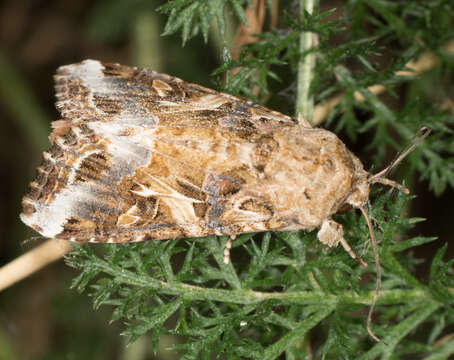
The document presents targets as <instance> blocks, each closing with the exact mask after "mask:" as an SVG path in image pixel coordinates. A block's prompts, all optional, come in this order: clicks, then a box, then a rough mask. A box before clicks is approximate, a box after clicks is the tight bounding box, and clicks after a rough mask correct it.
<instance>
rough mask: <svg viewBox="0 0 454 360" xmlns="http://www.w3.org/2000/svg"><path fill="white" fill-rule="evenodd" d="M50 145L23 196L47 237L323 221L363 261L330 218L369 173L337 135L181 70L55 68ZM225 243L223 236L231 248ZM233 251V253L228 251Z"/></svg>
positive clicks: (107, 238)
mask: <svg viewBox="0 0 454 360" xmlns="http://www.w3.org/2000/svg"><path fill="white" fill-rule="evenodd" d="M55 89H56V97H57V99H58V101H57V103H56V107H57V109H58V110H59V111H60V113H61V116H62V119H61V120H57V121H54V122H53V123H52V128H53V131H52V133H51V134H50V137H49V139H50V143H51V147H50V149H49V150H48V151H47V152H44V153H43V161H42V164H41V165H40V166H39V167H38V168H37V170H36V177H35V179H34V180H33V181H32V182H31V183H30V189H29V193H28V194H27V195H25V196H24V198H23V200H22V206H23V211H22V213H21V215H20V217H21V219H22V221H23V222H24V223H25V224H27V225H28V226H30V227H32V228H33V229H34V230H36V231H37V232H38V233H40V234H41V235H42V236H44V237H48V238H58V239H66V240H71V241H77V242H102V243H129V242H136V241H143V240H146V239H153V240H160V239H175V238H185V237H202V236H206V235H231V236H234V235H236V234H241V233H248V232H257V231H265V230H276V231H296V230H307V231H311V230H313V229H317V228H318V229H319V230H318V234H317V237H318V239H319V240H320V241H321V242H322V243H323V244H326V245H328V246H330V247H332V246H336V245H338V244H339V243H340V244H342V246H343V247H344V248H345V250H346V251H347V252H348V253H349V254H350V255H351V256H352V257H353V258H354V259H357V260H358V261H359V262H360V263H361V264H362V265H364V266H365V265H366V264H365V263H364V261H362V260H361V259H359V258H358V257H357V256H356V254H355V253H354V252H353V251H352V249H351V248H350V246H349V245H348V244H347V242H346V241H345V239H344V236H343V229H342V226H341V225H340V224H338V223H336V222H335V221H334V220H332V218H331V217H332V215H333V214H335V213H337V212H339V211H344V210H346V209H348V208H358V209H362V210H363V205H364V204H365V203H366V201H367V200H368V197H369V187H370V185H371V184H372V183H375V182H381V183H385V184H388V185H391V186H395V187H399V188H401V187H400V185H399V184H396V183H394V182H392V181H390V180H388V179H386V178H385V177H384V175H383V174H384V173H380V174H376V175H371V174H369V173H368V172H367V171H365V170H364V168H363V165H362V164H361V162H360V160H359V159H358V158H357V157H356V156H355V155H353V154H352V153H351V152H350V151H349V150H348V149H347V148H346V146H345V145H344V144H343V143H342V141H341V140H340V139H339V138H338V137H337V136H336V135H335V134H333V133H331V132H329V131H327V130H324V129H320V128H312V127H311V126H310V125H309V123H307V122H306V121H304V119H300V122H297V121H296V120H294V119H292V118H291V117H289V116H286V115H283V114H281V113H278V112H276V111H272V110H269V109H267V108H265V107H262V106H260V105H257V104H254V103H252V102H250V101H245V100H242V99H240V98H237V97H234V96H231V95H228V94H224V93H221V92H217V91H214V90H211V89H208V88H205V87H202V86H200V85H196V84H191V83H188V82H185V81H183V80H181V79H178V78H176V77H172V76H168V75H164V74H160V73H157V72H154V71H151V70H147V69H139V68H135V67H128V66H123V65H119V64H111V63H103V62H100V61H96V60H85V61H83V62H81V63H77V64H72V65H67V66H62V67H60V68H59V69H58V70H57V73H56V75H55ZM229 246H230V244H228V247H229ZM226 255H228V251H226Z"/></svg>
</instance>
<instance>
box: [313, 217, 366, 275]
mask: <svg viewBox="0 0 454 360" xmlns="http://www.w3.org/2000/svg"><path fill="white" fill-rule="evenodd" d="M317 238H318V239H319V240H320V242H321V243H323V244H325V245H328V246H329V247H333V246H337V245H338V244H339V243H341V245H342V246H343V248H344V249H345V251H346V252H347V253H348V254H349V255H350V256H351V257H352V258H353V259H355V260H356V261H357V262H358V263H359V264H360V265H361V266H364V267H367V263H366V262H365V261H364V260H363V259H361V258H360V257H358V256H357V255H356V254H355V252H354V251H353V250H352V248H351V247H350V245H348V243H347V241H346V240H345V239H344V229H343V228H342V225H341V224H338V223H337V222H335V221H333V220H331V219H325V221H323V223H322V226H321V228H320V230H319V231H318V233H317Z"/></svg>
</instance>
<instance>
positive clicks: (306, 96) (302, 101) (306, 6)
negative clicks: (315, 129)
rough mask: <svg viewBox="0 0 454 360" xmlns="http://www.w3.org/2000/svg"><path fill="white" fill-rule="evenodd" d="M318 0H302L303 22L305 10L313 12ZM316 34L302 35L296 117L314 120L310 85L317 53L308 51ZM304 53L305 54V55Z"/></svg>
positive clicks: (304, 33) (302, 20) (305, 33)
mask: <svg viewBox="0 0 454 360" xmlns="http://www.w3.org/2000/svg"><path fill="white" fill-rule="evenodd" d="M316 1H317V0H300V20H301V22H302V23H303V22H304V20H305V17H306V14H305V12H307V13H309V14H312V13H313V11H314V7H315V5H316ZM314 40H315V35H314V34H313V33H311V32H303V33H301V35H300V54H301V57H300V60H299V62H298V83H297V94H296V118H298V117H299V116H303V117H304V118H305V119H306V120H307V121H309V122H310V123H311V122H312V111H313V108H314V99H313V97H312V95H311V94H310V87H311V83H312V78H313V75H314V67H315V54H314V53H308V54H307V53H306V52H307V51H308V50H310V49H311V48H312V47H313V46H314V42H315V41H314ZM305 53H306V54H305ZM303 54H305V55H304V56H303Z"/></svg>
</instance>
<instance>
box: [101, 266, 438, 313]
mask: <svg viewBox="0 0 454 360" xmlns="http://www.w3.org/2000/svg"><path fill="white" fill-rule="evenodd" d="M97 265H98V266H100V265H101V266H100V267H101V268H100V270H101V271H103V272H105V273H107V274H109V275H112V276H113V277H114V278H115V280H116V281H117V282H120V283H123V284H128V285H132V286H139V287H143V288H151V289H155V290H159V292H161V293H164V294H168V295H178V296H182V297H184V298H185V300H212V301H222V302H230V303H235V304H256V303H260V302H263V301H268V300H279V301H280V302H281V303H282V304H300V305H309V304H324V305H335V304H338V303H341V302H342V303H351V304H364V305H369V304H371V302H372V298H373V296H374V291H368V292H364V294H361V295H358V294H356V293H354V292H352V291H345V292H342V293H340V294H339V295H332V294H327V293H326V292H323V291H294V292H282V293H280V292H261V291H253V290H250V289H240V290H236V289H235V290H224V289H212V288H203V287H199V286H195V285H189V284H184V283H180V282H165V281H160V280H156V279H153V278H151V277H149V276H146V275H142V276H137V274H136V273H134V272H132V271H127V270H124V269H121V271H119V269H118V268H115V267H112V266H111V265H110V264H108V263H107V262H104V261H101V263H98V264H97ZM417 299H419V300H420V301H423V302H431V296H430V294H429V292H428V291H424V290H423V289H412V290H383V291H382V292H381V293H380V299H379V301H378V304H385V305H389V304H398V303H402V302H404V303H406V302H410V301H416V300H417Z"/></svg>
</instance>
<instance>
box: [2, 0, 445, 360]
mask: <svg viewBox="0 0 454 360" xmlns="http://www.w3.org/2000/svg"><path fill="white" fill-rule="evenodd" d="M163 3H165V1H157V0H119V1H118V0H117V1H92V0H54V1H44V0H41V1H38V0H35V1H33V0H29V1H27V0H3V1H2V2H1V3H0V114H1V131H0V136H1V141H0V146H1V152H0V154H1V156H2V158H1V167H0V171H1V181H2V182H1V186H0V193H1V199H0V201H1V206H0V232H1V235H2V236H1V239H2V240H1V242H0V257H1V262H0V265H3V264H6V263H7V262H9V261H11V260H12V259H14V258H15V257H17V256H19V255H21V254H23V253H24V252H26V251H27V250H28V249H30V248H32V247H33V246H35V245H36V244H39V243H40V242H42V241H43V239H40V238H36V234H35V233H33V231H32V230H30V229H28V228H27V227H26V226H25V225H24V224H22V223H21V222H20V220H19V217H18V214H19V212H20V201H21V197H22V196H23V194H24V193H25V192H26V189H27V184H28V183H29V182H30V181H31V179H32V177H33V176H34V171H35V168H36V166H37V165H38V164H39V162H40V159H41V153H42V151H43V150H44V149H46V147H47V146H48V141H47V136H48V134H49V133H50V123H51V122H52V121H53V120H56V119H58V118H59V115H58V113H57V111H56V110H55V107H54V101H55V99H54V90H53V80H52V75H53V74H54V72H55V70H56V68H57V67H58V66H61V65H64V64H70V63H74V62H79V61H81V60H83V59H87V58H91V59H99V60H102V61H111V62H119V63H123V64H127V65H135V66H143V67H149V68H152V69H154V70H158V71H160V72H165V73H168V74H172V75H175V76H177V77H180V78H183V79H185V80H187V81H190V82H195V83H199V84H202V85H205V86H209V87H213V86H214V84H213V80H212V79H211V78H210V76H209V75H210V73H211V71H213V70H214V69H215V68H216V67H217V66H219V64H220V63H219V60H220V49H221V47H222V44H220V43H219V41H218V40H217V37H216V34H210V39H209V41H208V43H207V44H204V43H203V39H202V37H201V36H198V37H195V38H194V39H192V40H190V41H188V42H187V43H186V44H185V46H184V47H182V46H181V38H180V36H179V35H173V36H166V37H161V36H160V34H161V33H162V32H163V29H164V25H165V22H166V19H167V17H166V16H165V15H162V14H158V13H156V12H155V9H156V8H157V7H158V6H159V5H161V4H163ZM342 4H343V3H342V2H340V1H329V2H325V3H324V4H323V6H326V7H327V8H333V7H336V6H342ZM290 9H291V7H290ZM394 100H395V99H390V100H389V101H394ZM340 136H341V138H343V139H345V138H346V137H345V136H343V134H340ZM366 143H367V140H365V141H361V140H360V141H358V143H357V144H355V145H353V144H348V146H349V147H350V148H353V149H354V150H355V149H356V150H357V149H358V148H361V147H362V146H364V145H365V144H366ZM365 162H367V159H365ZM366 167H367V166H366ZM412 190H413V193H414V194H417V195H418V197H417V199H415V200H414V201H413V202H412V204H411V206H412V209H411V210H410V211H411V214H412V216H418V217H424V218H428V219H429V221H426V222H423V223H421V224H419V225H418V227H416V228H415V229H414V230H413V232H414V233H415V234H422V235H424V236H432V235H436V236H439V237H440V239H441V240H440V241H438V242H434V243H431V244H429V245H427V246H421V247H419V248H418V253H417V254H416V255H417V256H418V257H421V258H426V259H431V258H432V257H433V253H434V251H435V250H436V249H437V248H439V247H440V244H441V242H442V241H446V240H447V239H449V238H450V236H451V233H452V230H451V226H450V225H451V223H452V213H453V191H452V189H451V188H449V189H448V190H447V191H446V192H445V193H444V194H443V196H441V197H438V198H436V197H434V195H433V194H432V193H431V192H429V191H427V183H425V182H421V183H417V182H415V184H414V186H413V189H412ZM443 239H444V240H443ZM448 251H450V252H451V254H450V255H449V256H450V257H452V251H453V247H451V248H450V249H449V250H448ZM418 270H419V274H418V276H419V278H421V279H423V280H424V279H425V277H427V266H426V265H425V264H424V263H422V264H421V265H420V267H419V269H418ZM75 275H76V273H75V271H74V270H73V269H70V268H68V267H67V266H66V265H65V264H64V263H63V261H60V262H58V263H55V264H53V265H51V266H48V267H47V268H45V269H44V270H42V271H40V272H39V273H36V274H34V275H33V276H31V277H30V278H28V279H26V280H24V281H23V282H21V283H19V284H16V285H15V286H13V287H12V288H10V289H7V290H6V291H4V292H2V293H1V294H0V323H1V327H0V360H2V359H145V358H149V359H152V358H159V359H170V358H175V357H176V354H174V353H172V352H168V351H162V352H159V353H158V354H157V355H156V356H154V355H153V354H151V353H150V351H149V350H148V347H147V339H146V338H143V339H141V340H139V341H138V342H137V343H135V344H134V345H132V346H130V347H128V348H125V347H124V341H123V339H122V338H121V336H119V333H120V332H121V326H120V325H119V324H117V323H113V324H110V325H108V324H109V319H110V314H111V310H110V309H108V308H101V309H100V310H97V311H94V310H93V309H92V301H91V300H90V299H89V298H88V297H87V296H86V294H82V295H81V294H78V293H77V292H76V291H74V290H70V289H69V286H70V283H71V280H72V278H73V277H74V276H75ZM160 347H161V348H163V349H165V348H166V339H165V338H163V339H161V343H160Z"/></svg>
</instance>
